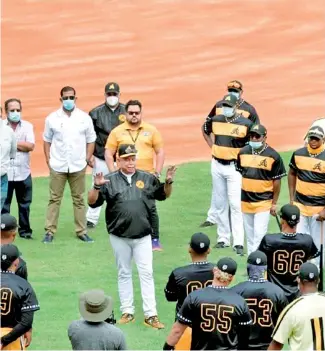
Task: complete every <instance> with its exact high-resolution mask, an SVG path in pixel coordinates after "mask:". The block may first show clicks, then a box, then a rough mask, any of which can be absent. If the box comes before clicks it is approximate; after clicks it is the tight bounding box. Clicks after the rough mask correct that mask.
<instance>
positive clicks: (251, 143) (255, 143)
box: [248, 141, 263, 150]
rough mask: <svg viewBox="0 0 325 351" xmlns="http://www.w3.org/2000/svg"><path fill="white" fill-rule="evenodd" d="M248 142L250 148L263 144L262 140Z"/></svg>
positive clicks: (256, 147)
mask: <svg viewBox="0 0 325 351" xmlns="http://www.w3.org/2000/svg"><path fill="white" fill-rule="evenodd" d="M248 144H249V145H250V146H251V147H252V149H254V150H257V149H260V148H261V147H262V146H263V141H250V142H249V143H248Z"/></svg>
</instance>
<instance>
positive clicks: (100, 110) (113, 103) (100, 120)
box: [86, 82, 125, 228]
mask: <svg viewBox="0 0 325 351" xmlns="http://www.w3.org/2000/svg"><path fill="white" fill-rule="evenodd" d="M120 95H121V93H120V86H119V85H118V84H117V83H115V82H111V83H108V84H106V86H105V93H104V96H105V102H104V103H103V104H101V105H99V106H97V107H95V108H93V109H92V110H91V111H90V112H89V115H90V117H91V118H92V120H93V123H94V129H95V133H96V135H97V138H96V142H95V151H94V156H93V159H92V160H91V162H89V163H88V165H89V166H90V167H93V177H95V175H96V174H97V173H103V174H104V175H106V174H108V173H109V170H108V168H107V166H106V162H105V144H106V140H107V138H108V136H109V134H110V132H111V131H112V130H113V129H114V128H115V127H117V126H118V125H119V124H121V123H123V122H124V121H125V105H124V104H121V103H120ZM100 210H101V207H97V208H91V207H89V208H88V210H87V215H86V217H87V227H88V228H94V227H95V225H96V224H97V222H98V219H99V216H100Z"/></svg>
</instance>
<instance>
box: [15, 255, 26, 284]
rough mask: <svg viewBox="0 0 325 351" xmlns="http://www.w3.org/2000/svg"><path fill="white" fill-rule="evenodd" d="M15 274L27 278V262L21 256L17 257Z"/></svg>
mask: <svg viewBox="0 0 325 351" xmlns="http://www.w3.org/2000/svg"><path fill="white" fill-rule="evenodd" d="M16 275H18V276H19V277H21V278H23V279H26V280H27V278H28V274H27V264H26V261H25V260H24V259H23V258H22V257H21V256H20V257H19V264H18V268H17V270H16Z"/></svg>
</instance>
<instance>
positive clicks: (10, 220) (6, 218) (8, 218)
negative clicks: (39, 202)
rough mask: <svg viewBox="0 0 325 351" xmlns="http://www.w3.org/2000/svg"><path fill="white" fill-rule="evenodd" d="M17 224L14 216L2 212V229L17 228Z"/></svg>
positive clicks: (0, 226)
mask: <svg viewBox="0 0 325 351" xmlns="http://www.w3.org/2000/svg"><path fill="white" fill-rule="evenodd" d="M17 227H18V224H17V220H16V218H15V217H14V216H12V215H11V214H9V213H4V214H2V215H1V224H0V228H1V230H3V231H9V230H15V229H17Z"/></svg>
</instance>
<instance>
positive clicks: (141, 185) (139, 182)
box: [135, 180, 144, 189]
mask: <svg viewBox="0 0 325 351" xmlns="http://www.w3.org/2000/svg"><path fill="white" fill-rule="evenodd" d="M135 186H136V187H137V188H139V189H143V188H144V183H143V181H142V180H138V181H137V182H136V183H135Z"/></svg>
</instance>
